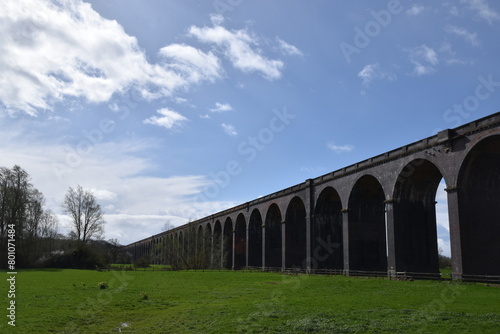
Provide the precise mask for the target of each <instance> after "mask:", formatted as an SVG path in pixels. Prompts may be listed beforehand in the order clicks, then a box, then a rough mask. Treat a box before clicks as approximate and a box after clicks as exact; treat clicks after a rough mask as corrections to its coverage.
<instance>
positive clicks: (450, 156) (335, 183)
mask: <svg viewBox="0 0 500 334" xmlns="http://www.w3.org/2000/svg"><path fill="white" fill-rule="evenodd" d="M443 179H444V182H445V183H446V189H445V190H446V192H447V201H448V211H449V212H448V215H449V231H450V241H451V258H452V278H453V279H457V280H481V279H483V278H488V277H492V278H495V276H496V279H500V112H499V113H496V114H493V115H490V116H487V117H484V118H481V119H478V120H475V121H473V122H470V123H468V124H465V125H462V126H460V127H457V128H454V129H447V130H443V131H441V132H439V133H438V134H437V135H434V136H431V137H428V138H425V139H422V140H420V141H417V142H414V143H411V144H409V145H406V146H403V147H400V148H398V149H395V150H392V151H389V152H386V153H384V154H381V155H378V156H375V157H373V158H370V159H367V160H364V161H361V162H358V163H356V164H354V165H351V166H348V167H345V168H342V169H339V170H336V171H333V172H331V173H328V174H325V175H322V176H319V177H317V178H314V179H308V180H306V181H305V182H303V183H301V184H297V185H295V186H292V187H290V188H287V189H283V190H280V191H278V192H275V193H273V194H270V195H267V196H264V197H261V198H258V199H255V200H252V201H250V202H247V203H244V204H241V205H238V206H235V207H233V208H230V209H227V210H225V211H222V212H218V213H215V214H213V215H211V216H208V217H205V218H202V219H198V220H196V221H193V222H190V223H188V224H186V225H183V226H180V227H177V228H175V229H172V230H169V231H165V232H162V233H159V234H157V235H153V236H151V237H149V238H147V239H144V240H140V241H137V242H135V243H133V244H130V245H128V246H124V249H125V251H127V252H129V253H130V254H131V256H132V258H133V259H138V258H141V257H148V258H151V259H152V258H155V259H156V260H154V261H156V263H169V260H170V258H169V257H171V256H172V252H174V253H176V254H179V252H186V249H188V248H187V246H188V244H189V243H190V244H191V245H194V244H197V245H198V246H197V248H196V249H197V250H196V251H195V253H198V255H199V256H202V257H203V258H204V259H206V261H207V262H206V265H207V266H208V267H210V266H211V267H226V268H228V269H238V268H243V267H259V268H262V269H264V270H267V269H277V270H288V269H291V268H294V269H296V270H301V271H304V272H310V273H314V272H321V271H322V270H330V271H335V272H338V273H342V274H346V275H354V274H356V273H359V272H371V273H375V274H384V275H390V276H394V275H397V273H400V272H407V273H412V274H413V275H418V274H422V275H429V274H431V275H436V276H438V275H439V274H438V273H439V267H438V245H437V232H436V208H435V205H436V191H437V188H438V185H439V184H440V182H441V180H443ZM189 235H195V238H193V237H188V236H189ZM172 244H178V245H180V246H181V247H180V248H179V249H177V250H175V251H172V248H170V250H171V251H170V252H168V251H167V249H169V248H168V245H172ZM202 246H203V247H202ZM167 253H168V254H167ZM202 253H203V254H202Z"/></svg>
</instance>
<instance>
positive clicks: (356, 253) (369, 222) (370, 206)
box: [349, 175, 387, 272]
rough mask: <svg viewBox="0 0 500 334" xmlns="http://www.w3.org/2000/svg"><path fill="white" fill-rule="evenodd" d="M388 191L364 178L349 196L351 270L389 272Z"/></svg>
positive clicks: (371, 180) (375, 180) (367, 177)
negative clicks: (386, 226) (386, 206)
mask: <svg viewBox="0 0 500 334" xmlns="http://www.w3.org/2000/svg"><path fill="white" fill-rule="evenodd" d="M384 201H385V196H384V191H383V189H382V186H381V185H380V183H379V182H378V180H377V179H376V178H374V177H373V176H371V175H365V176H363V177H361V178H360V179H359V180H358V181H357V182H356V184H355V185H354V187H353V189H352V191H351V195H350V196H349V270H351V271H378V272H380V271H387V251H386V228H385V207H384Z"/></svg>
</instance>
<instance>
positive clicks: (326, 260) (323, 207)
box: [311, 187, 344, 270]
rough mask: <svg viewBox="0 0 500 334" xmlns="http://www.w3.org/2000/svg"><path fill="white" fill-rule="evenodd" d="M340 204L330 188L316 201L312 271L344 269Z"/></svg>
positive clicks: (312, 241)
mask: <svg viewBox="0 0 500 334" xmlns="http://www.w3.org/2000/svg"><path fill="white" fill-rule="evenodd" d="M342 244H343V242H342V204H341V201H340V196H339V194H338V193H337V191H336V190H335V189H333V188H332V187H327V188H325V189H324V190H323V191H322V192H321V194H320V195H319V197H318V200H317V201H316V206H315V209H314V218H313V221H312V226H311V256H312V258H313V263H312V264H311V266H312V267H313V268H314V269H334V270H341V269H343V268H344V264H343V262H344V258H343V247H342Z"/></svg>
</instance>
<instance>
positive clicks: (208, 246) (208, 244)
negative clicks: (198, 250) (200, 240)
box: [204, 224, 214, 268]
mask: <svg viewBox="0 0 500 334" xmlns="http://www.w3.org/2000/svg"><path fill="white" fill-rule="evenodd" d="M204 240H205V261H206V264H207V265H206V266H207V268H212V267H213V261H214V256H213V253H214V245H213V243H214V241H213V235H212V226H211V225H210V224H207V226H206V227H205V237H204Z"/></svg>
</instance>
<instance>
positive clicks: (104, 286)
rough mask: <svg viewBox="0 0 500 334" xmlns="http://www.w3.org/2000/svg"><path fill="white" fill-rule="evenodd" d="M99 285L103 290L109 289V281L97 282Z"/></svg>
mask: <svg viewBox="0 0 500 334" xmlns="http://www.w3.org/2000/svg"><path fill="white" fill-rule="evenodd" d="M97 286H98V287H99V289H101V290H103V289H107V288H108V283H106V282H99V283H97Z"/></svg>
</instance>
